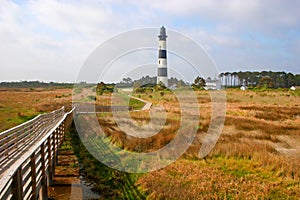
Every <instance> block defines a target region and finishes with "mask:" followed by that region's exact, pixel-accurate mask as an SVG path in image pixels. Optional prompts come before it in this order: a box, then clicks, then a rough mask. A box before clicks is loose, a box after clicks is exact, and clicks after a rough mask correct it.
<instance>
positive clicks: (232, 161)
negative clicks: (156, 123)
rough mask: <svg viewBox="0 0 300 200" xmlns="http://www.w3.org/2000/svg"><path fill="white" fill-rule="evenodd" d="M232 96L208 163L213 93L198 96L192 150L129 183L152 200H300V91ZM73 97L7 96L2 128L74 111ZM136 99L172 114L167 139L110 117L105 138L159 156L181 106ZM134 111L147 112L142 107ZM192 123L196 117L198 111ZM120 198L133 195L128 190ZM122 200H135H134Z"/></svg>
mask: <svg viewBox="0 0 300 200" xmlns="http://www.w3.org/2000/svg"><path fill="white" fill-rule="evenodd" d="M226 92H227V106H226V109H227V110H226V120H225V126H224V129H223V131H222V134H221V137H220V138H219V140H218V142H217V144H216V146H215V147H214V149H213V150H212V152H210V154H209V155H208V156H207V157H206V158H205V159H199V158H198V157H197V154H198V152H199V149H200V146H201V144H202V140H203V137H204V136H205V134H206V131H207V129H208V126H209V123H210V120H211V119H210V118H211V116H210V109H211V100H210V95H209V92H208V91H197V97H198V102H199V106H200V112H201V116H200V123H199V125H198V130H197V135H196V138H195V140H194V142H193V143H192V145H191V146H190V148H189V149H188V151H187V152H186V153H185V154H184V155H182V156H181V157H180V159H178V160H177V161H176V162H174V163H173V164H171V165H170V166H168V167H166V168H163V169H160V170H157V171H154V172H151V173H145V174H140V175H139V176H136V175H133V176H134V178H130V177H129V178H128V177H127V176H128V175H126V177H127V178H126V180H134V181H133V182H134V183H133V182H132V181H131V182H132V183H131V184H133V185H134V187H132V188H135V190H136V189H137V188H138V189H139V190H141V193H142V194H147V195H148V196H147V198H148V199H299V198H300V170H299V169H300V95H299V92H291V91H288V90H266V91H250V90H248V91H240V90H237V89H228V90H227V91H226ZM70 94H72V90H71V89H55V90H54V89H52V90H51V89H34V90H30V89H22V90H19V89H18V90H17V89H1V90H0V97H1V98H0V129H1V130H4V129H7V128H10V127H12V126H14V125H16V124H19V123H21V122H23V121H26V120H28V119H30V118H31V117H33V116H35V115H37V114H39V113H41V112H47V111H50V110H54V109H56V108H59V107H61V106H62V105H65V104H70V102H71V98H72V97H71V95H70ZM136 96H138V97H141V98H143V99H145V100H147V101H151V102H153V103H154V108H155V106H156V105H162V106H164V107H165V110H166V111H167V119H166V124H165V126H164V128H163V129H162V130H161V131H160V132H159V134H157V135H156V136H153V137H150V138H146V139H138V138H134V137H126V134H125V133H124V132H122V131H121V130H120V129H118V127H117V126H116V123H115V121H114V120H113V118H112V115H111V114H110V113H106V114H99V115H98V119H99V122H100V124H101V125H102V126H103V127H104V130H105V134H106V135H107V136H109V137H110V139H111V140H112V141H113V142H114V143H115V144H116V145H118V146H120V147H122V148H124V149H127V150H129V151H138V152H148V151H153V150H156V149H159V148H161V147H162V146H164V145H165V144H167V143H168V142H170V141H171V140H172V139H173V138H174V137H175V136H176V130H177V129H178V127H179V126H180V108H179V103H178V101H177V99H176V97H175V96H174V95H173V94H172V93H171V92H168V91H165V92H164V94H163V95H162V94H161V93H160V92H154V93H144V94H138V95H136ZM95 102H96V103H97V104H101V105H110V95H108V94H105V95H102V96H97V97H96V101H95ZM133 104H136V105H138V106H141V104H138V103H137V102H133ZM191 107H192V105H191ZM191 110H193V109H191ZM130 116H131V118H133V120H134V121H136V122H137V123H139V124H147V123H149V112H147V111H143V112H132V113H131V115H130ZM190 117H191V118H192V117H193V113H192V112H191V113H190ZM85 157H87V158H88V156H85ZM95 165H96V166H95ZM92 166H94V167H92V169H94V170H95V169H98V168H99V166H98V164H97V163H95V162H93V163H92ZM109 173H113V172H109ZM98 174H101V173H98ZM114 174H118V173H114ZM122 176H123V175H122ZM95 180H99V179H97V178H95ZM104 188H106V187H104ZM129 188H130V187H129ZM106 189H107V188H106ZM99 190H101V188H99ZM120 193H124V194H125V193H126V191H125V190H124V191H120ZM117 196H119V197H124V198H127V199H130V198H131V197H130V196H131V195H129V196H128V194H127V197H126V195H120V194H118V195H117Z"/></svg>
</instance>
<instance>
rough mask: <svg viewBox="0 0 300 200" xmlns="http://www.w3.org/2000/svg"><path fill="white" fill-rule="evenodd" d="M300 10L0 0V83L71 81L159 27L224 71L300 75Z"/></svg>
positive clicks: (275, 1)
mask: <svg viewBox="0 0 300 200" xmlns="http://www.w3.org/2000/svg"><path fill="white" fill-rule="evenodd" d="M299 7H300V1H293V2H292V3H290V2H289V3H286V1H284V0H265V1H260V0H253V1H242V0H226V1H225V0H224V1H221V0H202V1H194V0H186V1H171V0H165V1H159V0H152V1H148V0H147V1H146V0H140V1H135V0H133V1H125V0H112V1H109V2H105V1H104V2H100V1H92V0H89V1H88V2H86V1H58V0H53V1H49V0H45V1H41V0H32V1H23V2H21V3H15V2H13V1H8V0H0V42H1V46H0V66H1V72H2V73H1V74H0V80H2V81H3V80H18V79H22V80H24V79H41V80H58V81H64V80H67V81H73V80H74V79H75V77H76V73H77V72H78V71H79V69H80V67H81V65H82V63H83V62H84V60H85V59H86V58H87V57H88V55H89V54H90V53H91V52H92V51H93V49H95V48H96V47H97V46H98V45H100V44H101V43H102V42H104V41H106V40H107V39H109V38H111V37H112V36H115V35H117V34H119V33H122V32H124V31H129V30H132V29H137V28H144V27H159V26H161V25H165V26H166V27H167V30H168V29H174V30H177V31H179V32H181V33H183V34H186V35H188V36H190V37H191V38H192V39H194V40H195V41H196V42H198V43H199V44H201V45H202V46H203V47H204V49H205V50H206V51H207V52H208V53H209V54H210V56H211V57H212V58H213V59H214V60H215V62H216V63H217V64H218V66H219V68H220V70H222V71H223V70H230V69H231V67H233V66H235V68H236V69H241V70H243V69H244V70H247V69H248V68H247V67H249V66H250V65H251V66H254V65H255V66H257V67H259V66H262V65H264V66H267V65H268V66H276V67H274V68H276V69H278V68H280V67H281V66H284V67H285V69H286V70H291V71H293V72H296V73H299V67H298V66H299V64H300V60H299V58H298V57H299V56H298V55H299V40H298V38H300V12H298V8H299ZM282 70H284V69H282ZM43 72H47V73H43Z"/></svg>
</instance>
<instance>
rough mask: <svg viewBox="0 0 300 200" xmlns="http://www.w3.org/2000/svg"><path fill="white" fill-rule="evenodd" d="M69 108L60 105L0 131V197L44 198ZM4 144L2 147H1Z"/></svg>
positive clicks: (71, 115) (70, 119) (67, 120)
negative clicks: (54, 109)
mask: <svg viewBox="0 0 300 200" xmlns="http://www.w3.org/2000/svg"><path fill="white" fill-rule="evenodd" d="M74 109H75V108H73V109H72V110H71V111H70V112H67V113H65V112H64V108H61V109H59V110H56V111H53V112H51V113H47V114H41V115H38V116H37V117H35V118H34V119H32V120H30V121H28V122H25V123H23V124H21V125H18V126H16V127H14V128H12V129H9V130H7V131H4V132H2V133H0V199H1V200H2V199H20V200H21V199H37V198H38V197H39V198H40V199H44V198H46V197H47V194H45V193H46V191H47V188H46V187H47V180H48V182H51V181H52V178H53V174H54V167H55V160H56V159H55V158H56V156H57V151H58V148H59V146H60V145H61V143H62V142H63V141H62V140H63V138H64V137H63V136H64V134H65V130H66V128H68V127H69V126H70V124H71V121H72V119H73V111H74ZM3 147H5V148H3Z"/></svg>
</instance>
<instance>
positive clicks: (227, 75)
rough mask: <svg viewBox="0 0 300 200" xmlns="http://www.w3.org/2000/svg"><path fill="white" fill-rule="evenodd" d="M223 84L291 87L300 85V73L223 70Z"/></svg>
mask: <svg viewBox="0 0 300 200" xmlns="http://www.w3.org/2000/svg"><path fill="white" fill-rule="evenodd" d="M219 78H220V81H221V83H222V85H224V86H226V87H239V86H242V85H245V86H252V87H268V88H290V87H291V86H300V74H292V73H286V72H284V71H282V72H273V71H261V72H257V71H254V72H250V71H246V72H242V71H240V72H222V73H220V75H219Z"/></svg>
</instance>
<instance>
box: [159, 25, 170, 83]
mask: <svg viewBox="0 0 300 200" xmlns="http://www.w3.org/2000/svg"><path fill="white" fill-rule="evenodd" d="M167 37H168V36H167V35H166V29H165V27H164V26H162V27H161V28H160V32H159V36H158V38H159V48H158V67H157V84H159V83H163V84H164V85H165V86H166V87H168V68H167Z"/></svg>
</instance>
